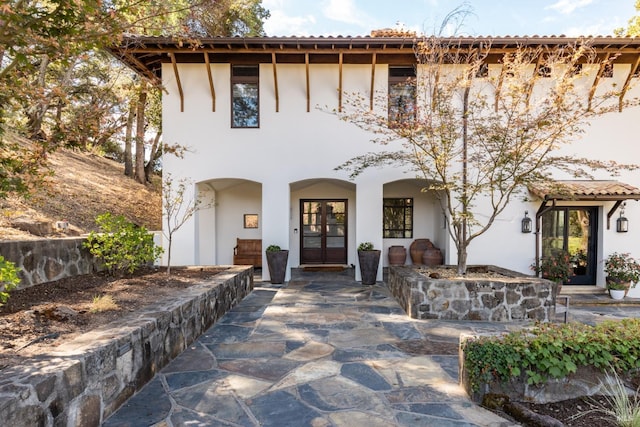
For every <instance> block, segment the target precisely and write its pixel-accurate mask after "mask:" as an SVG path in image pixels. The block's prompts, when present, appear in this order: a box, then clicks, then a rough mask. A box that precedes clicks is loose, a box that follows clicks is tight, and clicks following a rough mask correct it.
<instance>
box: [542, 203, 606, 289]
mask: <svg viewBox="0 0 640 427" xmlns="http://www.w3.org/2000/svg"><path fill="white" fill-rule="evenodd" d="M597 223H598V210H597V208H595V207H576V208H574V207H566V208H565V207H563V208H554V209H552V210H550V211H548V212H546V213H545V214H543V215H542V256H543V257H546V256H549V255H550V254H552V253H554V252H556V251H560V250H564V251H567V252H568V253H569V255H570V256H571V262H572V265H573V273H574V276H573V277H572V278H571V280H570V281H569V282H567V284H569V285H595V274H596V259H597V257H596V255H597V254H596V230H597Z"/></svg>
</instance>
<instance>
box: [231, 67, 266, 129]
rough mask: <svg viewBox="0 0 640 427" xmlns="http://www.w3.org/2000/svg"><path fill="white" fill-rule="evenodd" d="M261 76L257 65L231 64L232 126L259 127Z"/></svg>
mask: <svg viewBox="0 0 640 427" xmlns="http://www.w3.org/2000/svg"><path fill="white" fill-rule="evenodd" d="M259 77H260V74H259V69H258V66H257V65H232V66H231V94H232V95H231V127H234V128H257V127H259V124H260V120H259V119H260V115H259V112H260V109H259V105H260V104H259V97H258V94H259V91H258V80H259Z"/></svg>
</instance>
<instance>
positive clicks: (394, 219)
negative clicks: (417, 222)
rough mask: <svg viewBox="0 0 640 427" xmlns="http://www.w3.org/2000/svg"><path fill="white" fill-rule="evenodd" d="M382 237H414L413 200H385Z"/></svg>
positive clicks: (383, 204)
mask: <svg viewBox="0 0 640 427" xmlns="http://www.w3.org/2000/svg"><path fill="white" fill-rule="evenodd" d="M382 209H383V210H382V223H383V225H382V237H383V238H405V239H406V238H411V237H413V199H412V198H402V199H400V198H398V199H391V198H389V199H387V198H385V199H383V203H382Z"/></svg>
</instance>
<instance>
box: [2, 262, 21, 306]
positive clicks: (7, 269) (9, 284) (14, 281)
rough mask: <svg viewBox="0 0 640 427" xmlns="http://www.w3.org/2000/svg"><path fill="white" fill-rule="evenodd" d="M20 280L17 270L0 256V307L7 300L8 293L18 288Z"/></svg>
mask: <svg viewBox="0 0 640 427" xmlns="http://www.w3.org/2000/svg"><path fill="white" fill-rule="evenodd" d="M19 283H20V278H19V277H18V269H17V268H16V265H15V264H14V263H12V262H11V261H7V260H6V259H4V257H3V256H2V255H0V306H1V305H2V304H4V303H6V302H7V300H8V299H9V292H10V291H12V290H13V289H15V288H16V286H18V284H19Z"/></svg>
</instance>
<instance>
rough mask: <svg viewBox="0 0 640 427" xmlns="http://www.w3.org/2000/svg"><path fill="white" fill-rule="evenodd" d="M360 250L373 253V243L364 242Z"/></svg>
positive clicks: (359, 246)
mask: <svg viewBox="0 0 640 427" xmlns="http://www.w3.org/2000/svg"><path fill="white" fill-rule="evenodd" d="M358 250H359V251H372V250H373V243H371V242H362V243H360V244H359V245H358Z"/></svg>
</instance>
